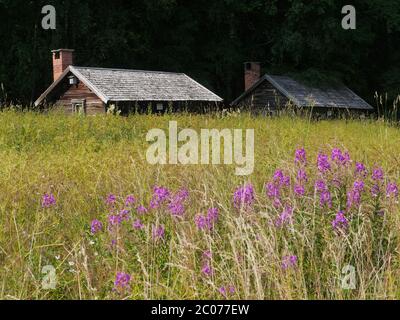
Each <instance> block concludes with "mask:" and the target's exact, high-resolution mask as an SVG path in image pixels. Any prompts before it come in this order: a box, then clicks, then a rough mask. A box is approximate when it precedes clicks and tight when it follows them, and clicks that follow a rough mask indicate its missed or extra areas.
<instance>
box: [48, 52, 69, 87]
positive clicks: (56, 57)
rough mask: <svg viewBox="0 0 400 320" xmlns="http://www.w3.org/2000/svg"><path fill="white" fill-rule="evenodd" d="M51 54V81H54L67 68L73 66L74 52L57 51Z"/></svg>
mask: <svg viewBox="0 0 400 320" xmlns="http://www.w3.org/2000/svg"><path fill="white" fill-rule="evenodd" d="M51 52H52V53H53V79H54V81H56V80H57V79H58V78H59V77H60V76H61V74H62V73H63V72H64V70H65V69H67V68H68V67H69V66H72V65H73V64H74V50H71V49H58V50H53V51H51Z"/></svg>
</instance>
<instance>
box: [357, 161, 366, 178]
mask: <svg viewBox="0 0 400 320" xmlns="http://www.w3.org/2000/svg"><path fill="white" fill-rule="evenodd" d="M356 175H360V176H362V177H364V178H365V177H366V175H367V168H366V167H365V165H364V164H363V163H361V162H356Z"/></svg>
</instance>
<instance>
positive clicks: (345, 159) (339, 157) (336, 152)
mask: <svg viewBox="0 0 400 320" xmlns="http://www.w3.org/2000/svg"><path fill="white" fill-rule="evenodd" d="M331 158H332V161H335V162H336V163H337V164H340V165H346V164H347V163H349V162H350V155H349V153H348V152H347V151H346V152H345V153H344V154H343V153H342V150H340V149H338V148H334V149H333V150H332V157H331Z"/></svg>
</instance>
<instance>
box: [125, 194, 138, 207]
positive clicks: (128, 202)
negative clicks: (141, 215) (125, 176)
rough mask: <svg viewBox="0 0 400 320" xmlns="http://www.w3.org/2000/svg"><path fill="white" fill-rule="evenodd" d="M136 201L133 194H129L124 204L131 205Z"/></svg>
mask: <svg viewBox="0 0 400 320" xmlns="http://www.w3.org/2000/svg"><path fill="white" fill-rule="evenodd" d="M135 202H136V199H135V197H134V196H133V195H129V196H127V197H126V199H125V205H126V206H127V207H131V206H132V205H133V204H134V203H135Z"/></svg>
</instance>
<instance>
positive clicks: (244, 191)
mask: <svg viewBox="0 0 400 320" xmlns="http://www.w3.org/2000/svg"><path fill="white" fill-rule="evenodd" d="M253 202H254V188H253V185H251V184H247V185H246V186H244V187H238V188H237V189H236V190H235V193H234V195H233V203H234V206H235V208H237V209H240V208H242V207H251V205H252V204H253Z"/></svg>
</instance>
